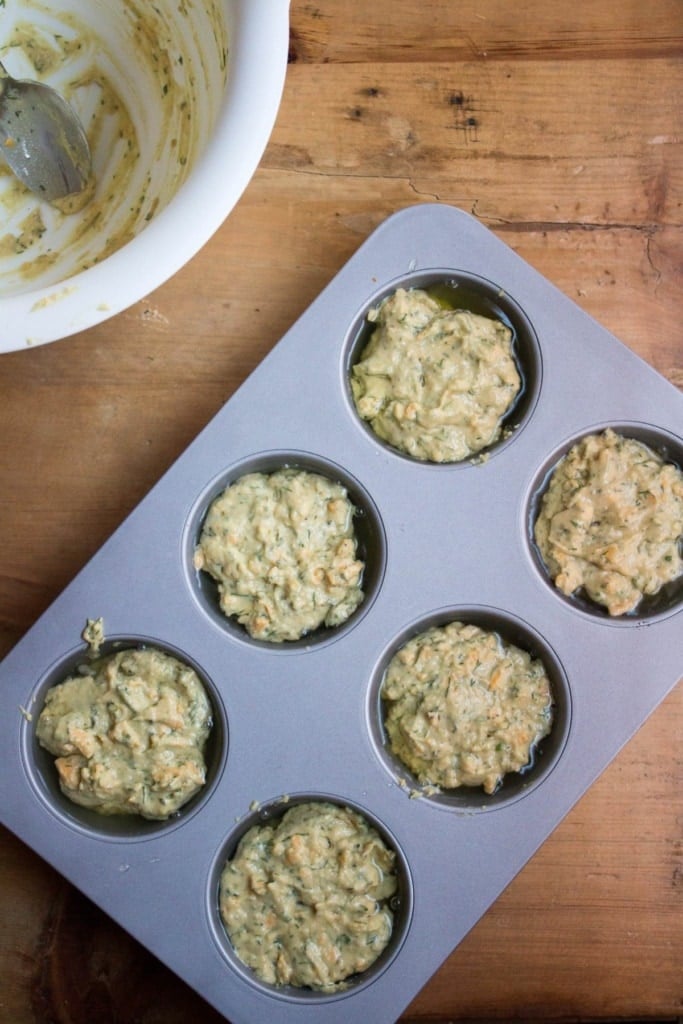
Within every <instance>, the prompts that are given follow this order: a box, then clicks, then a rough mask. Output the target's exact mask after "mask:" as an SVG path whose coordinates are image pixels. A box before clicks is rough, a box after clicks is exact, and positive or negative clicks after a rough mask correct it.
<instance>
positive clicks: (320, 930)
mask: <svg viewBox="0 0 683 1024" xmlns="http://www.w3.org/2000/svg"><path fill="white" fill-rule="evenodd" d="M394 859H395V854H394V853H393V851H391V850H389V849H388V848H387V846H386V845H385V844H384V842H383V841H382V839H381V838H380V836H379V834H378V833H377V831H376V830H375V829H374V828H373V827H372V826H371V825H369V824H368V822H367V821H366V820H365V819H364V818H363V817H362V816H361V815H360V814H358V813H357V812H356V811H352V810H350V809H349V808H346V807H339V806H337V805H335V804H332V803H328V802H310V803H305V804H298V805H296V806H295V807H292V809H291V810H289V811H287V812H286V813H285V814H284V815H283V817H282V818H281V819H280V820H279V821H276V822H273V823H271V824H264V825H255V826H254V827H253V828H251V829H250V830H249V831H248V832H247V834H246V835H245V836H244V838H243V839H242V840H241V842H240V844H239V846H238V848H237V852H236V853H235V855H234V857H233V858H232V859H231V860H229V861H228V862H227V864H226V865H225V868H224V869H223V873H222V875H221V884H220V912H221V917H222V919H223V923H224V924H225V927H226V930H227V933H228V935H229V937H230V940H231V942H232V944H233V946H234V949H235V952H236V953H237V955H238V956H239V958H240V959H241V960H242V961H243V962H244V963H246V964H247V965H248V966H249V967H251V968H252V970H253V971H255V972H256V974H257V975H258V976H259V978H261V979H262V980H263V981H265V982H267V983H268V984H271V985H294V986H297V987H307V988H311V989H317V990H319V991H321V992H334V991H336V990H339V989H342V988H345V987H347V984H348V982H347V979H348V978H350V977H351V976H352V975H355V974H358V973H359V972H361V971H364V970H366V969H367V968H368V967H370V965H371V964H373V963H374V962H375V960H376V959H377V957H378V956H379V955H380V953H381V952H382V950H383V949H385V947H386V945H387V943H388V942H389V939H390V937H391V932H392V927H393V915H392V912H391V909H390V908H389V906H388V900H389V899H390V898H391V896H393V894H394V893H395V892H396V889H397V881H396V875H395V872H394Z"/></svg>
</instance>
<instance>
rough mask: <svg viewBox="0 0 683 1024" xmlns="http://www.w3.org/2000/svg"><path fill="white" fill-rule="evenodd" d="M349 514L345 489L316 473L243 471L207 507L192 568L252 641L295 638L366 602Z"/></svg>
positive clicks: (333, 621) (331, 623) (350, 506)
mask: <svg viewBox="0 0 683 1024" xmlns="http://www.w3.org/2000/svg"><path fill="white" fill-rule="evenodd" d="M354 514H355V509H354V506H353V504H352V502H351V501H350V499H349V497H348V494H347V492H346V489H345V488H344V487H343V486H342V485H341V484H339V483H336V482H334V481H332V480H328V479H327V478H326V477H324V476H322V475H320V474H319V473H312V472H308V471H305V470H299V469H281V470H277V471H276V472H273V473H247V474H245V476H243V477H241V478H240V479H239V480H237V481H235V483H233V484H231V485H230V486H229V487H227V488H226V490H225V491H223V493H222V494H221V495H219V497H218V498H216V499H215V501H214V502H213V504H212V505H211V507H210V508H209V511H208V513H207V516H206V519H205V521H204V525H203V527H202V531H201V535H200V538H199V544H198V546H197V548H196V551H195V559H194V562H195V567H196V568H197V569H202V570H205V571H206V572H208V573H209V574H210V575H211V576H212V577H213V578H214V579H215V580H216V581H217V583H218V590H219V597H220V606H221V609H222V610H223V612H224V613H225V614H226V615H227V616H233V617H235V618H236V619H237V620H238V622H240V623H241V624H242V625H243V626H244V627H245V628H246V629H247V631H248V632H249V634H250V635H251V636H253V637H255V638H256V639H258V640H269V641H280V640H298V639H299V638H300V637H302V636H304V635H305V634H307V633H310V632H311V631H313V630H315V629H317V628H318V627H319V626H338V625H340V624H341V623H342V622H344V621H345V620H346V619H347V618H348V617H349V615H351V613H352V612H353V611H355V609H356V608H357V607H358V605H359V604H360V603H361V601H362V600H363V590H362V586H361V584H362V575H363V570H364V563H363V562H362V561H361V560H360V559H359V558H358V557H357V542H356V536H355V532H354V525H353V518H354Z"/></svg>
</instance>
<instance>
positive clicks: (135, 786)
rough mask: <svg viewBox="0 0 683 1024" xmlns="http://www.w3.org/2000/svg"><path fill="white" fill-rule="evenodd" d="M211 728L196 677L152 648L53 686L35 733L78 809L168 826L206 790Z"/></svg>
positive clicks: (100, 663) (98, 663)
mask: <svg viewBox="0 0 683 1024" xmlns="http://www.w3.org/2000/svg"><path fill="white" fill-rule="evenodd" d="M210 729H211V709H210V705H209V701H208V698H207V696H206V693H205V691H204V688H203V686H202V684H201V682H200V680H199V678H198V676H197V674H196V672H194V671H193V669H191V668H189V667H188V666H187V665H184V664H182V662H180V661H178V660H177V659H176V658H172V657H171V656H170V655H168V654H164V653H163V652H161V651H157V650H153V649H151V648H148V649H142V650H126V651H119V652H118V653H116V654H113V655H110V656H108V657H103V658H101V659H100V660H98V661H96V662H94V663H93V664H92V665H90V666H88V667H87V669H84V670H83V673H82V674H77V675H73V676H71V677H69V678H68V679H66V680H65V681H64V682H63V683H59V684H58V685H57V686H53V687H52V688H51V689H50V690H49V691H48V693H47V697H46V699H45V707H44V708H43V710H42V712H41V714H40V718H39V719H38V726H37V730H36V734H37V736H38V740H39V742H40V744H41V746H43V747H45V748H46V749H47V750H49V751H50V753H52V754H54V755H55V756H56V758H57V760H56V762H55V764H56V766H57V771H58V773H59V784H60V787H61V790H62V792H63V793H64V795H65V796H67V797H68V798H69V799H70V800H73V802H74V803H76V804H80V805H81V806H83V807H88V808H90V809H91V810H94V811H98V812H99V813H100V814H139V815H141V816H142V817H143V818H152V819H164V818H168V817H169V816H170V815H171V814H174V813H175V812H176V811H177V810H178V809H179V808H180V807H182V806H183V804H185V803H186V802H187V801H188V800H189V799H190V797H192V796H194V794H195V793H196V792H197V791H198V790H199V789H200V788H201V787H202V786H203V785H204V781H205V778H206V767H205V763H204V754H203V751H204V746H205V744H206V740H207V737H208V735H209V731H210Z"/></svg>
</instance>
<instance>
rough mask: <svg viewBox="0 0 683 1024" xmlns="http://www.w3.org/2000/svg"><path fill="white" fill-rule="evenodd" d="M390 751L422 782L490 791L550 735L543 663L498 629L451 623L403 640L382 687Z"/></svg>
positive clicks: (549, 698)
mask: <svg viewBox="0 0 683 1024" xmlns="http://www.w3.org/2000/svg"><path fill="white" fill-rule="evenodd" d="M381 693H382V699H383V701H384V702H385V705H386V717H385V728H386V731H387V735H388V738H389V745H390V748H391V750H392V751H393V753H394V754H395V755H396V756H397V757H398V758H399V759H400V760H401V761H402V762H403V763H404V764H405V765H406V767H407V768H409V769H410V771H411V772H412V773H413V775H414V776H415V777H416V778H417V779H418V780H419V781H420V782H422V783H425V784H427V785H429V786H438V787H440V788H443V789H453V788H456V787H458V786H483V788H484V791H485V792H486V793H493V792H494V790H495V789H496V788H497V787H498V786H499V785H500V783H501V781H502V779H503V776H504V775H505V774H506V773H507V772H514V771H520V770H522V769H524V768H525V767H526V766H527V765H528V764H529V763H530V760H531V757H532V754H533V750H534V748H535V746H536V744H537V743H538V741H539V740H540V739H541V738H542V737H543V736H545V735H547V734H548V733H549V732H550V728H551V725H552V696H551V690H550V682H549V680H548V677H547V675H546V672H545V669H544V667H543V664H542V663H541V662H540V661H539V660H534V659H532V658H531V656H530V655H529V654H528V653H527V652H526V651H522V650H521V649H520V648H518V647H515V646H514V645H513V644H510V643H505V642H503V640H502V639H501V638H500V636H498V634H497V633H492V632H488V631H486V630H483V629H480V628H479V627H478V626H474V625H470V624H466V623H462V622H451V623H448V625H446V626H435V627H433V628H431V629H428V630H427V631H426V632H424V633H420V634H419V635H418V636H416V637H413V639H411V640H409V641H408V642H407V643H406V644H405V645H404V646H403V647H402V648H401V649H400V650H399V651H398V652H397V653H396V654H395V655H394V657H393V658H392V660H391V662H390V663H389V665H388V667H387V670H386V674H385V678H384V682H383V684H382V691H381Z"/></svg>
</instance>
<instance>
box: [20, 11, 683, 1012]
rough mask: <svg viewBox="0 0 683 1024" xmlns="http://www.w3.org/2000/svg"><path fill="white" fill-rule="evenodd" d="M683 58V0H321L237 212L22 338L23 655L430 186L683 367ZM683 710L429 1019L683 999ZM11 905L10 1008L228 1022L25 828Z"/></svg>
mask: <svg viewBox="0 0 683 1024" xmlns="http://www.w3.org/2000/svg"><path fill="white" fill-rule="evenodd" d="M682 53H683V2H682V0H648V2H643V0H618V2H616V3H615V2H614V0H573V2H567V0H517V2H516V3H509V2H507V0H458V2H457V3H456V2H453V0H420V2H417V0H372V2H371V3H368V2H367V0H327V2H319V3H308V2H305V0H293V2H292V8H291V52H290V63H289V68H288V75H287V81H286V86H285V93H284V99H283V103H282V107H281V110H280V113H279V117H278V121H277V124H276V127H275V130H274V133H273V135H272V139H271V142H270V144H269V146H268V149H267V151H266V153H265V155H264V158H263V161H262V163H261V166H260V168H259V170H258V171H257V173H256V175H255V177H254V179H253V181H252V182H251V184H250V185H249V188H248V190H247V192H246V193H245V195H244V197H243V198H242V200H241V201H240V203H239V204H238V206H237V208H236V210H235V211H234V213H233V214H232V215H231V216H230V217H229V218H228V220H227V221H226V223H225V224H224V225H223V227H222V228H221V230H220V231H219V232H218V233H217V235H215V237H214V238H213V239H212V240H211V241H210V242H209V243H208V244H207V245H206V247H205V248H204V249H203V250H202V252H201V253H199V255H197V256H196V258H195V259H194V260H193V261H192V262H191V263H190V264H189V265H188V266H187V267H185V268H184V269H183V270H182V271H181V272H180V273H178V274H177V275H176V276H175V277H174V278H173V279H172V280H171V281H169V282H168V283H167V284H166V285H164V286H163V287H161V288H160V289H158V291H156V292H155V293H154V294H152V295H149V296H148V297H147V298H146V299H144V300H143V301H141V302H138V303H137V304H136V305H135V306H133V307H132V308H131V309H129V310H128V311H126V312H124V313H121V314H120V315H119V316H117V317H115V318H113V319H111V320H110V321H108V322H107V323H104V324H102V325H100V326H98V327H97V328H95V329H93V330H90V331H87V332H84V333H82V334H80V335H78V336H75V337H73V338H70V339H68V340H65V341H62V342H59V343H58V344H53V345H48V346H46V347H44V348H38V349H33V350H26V351H22V352H18V353H12V354H7V355H3V356H0V470H1V474H2V475H1V476H0V481H1V485H2V497H1V501H0V538H1V544H2V555H1V559H0V654H4V653H5V652H6V651H8V650H9V649H10V647H11V646H12V645H13V644H14V643H15V642H16V641H17V640H18V639H19V638H20V636H21V635H22V634H23V633H24V632H25V631H26V630H27V629H28V627H29V626H30V625H31V624H32V623H33V621H34V620H35V619H36V618H37V617H38V615H39V614H40V613H41V612H42V611H43V610H44V609H45V608H46V607H47V606H48V604H49V603H50V602H51V601H52V600H53V599H54V598H55V597H56V596H57V595H58V593H59V592H60V591H61V589H62V588H63V587H64V586H65V585H66V584H67V583H68V582H69V580H70V579H71V578H72V577H73V576H74V574H75V573H76V572H77V570H78V569H80V567H81V566H82V565H83V564H84V563H85V562H86V561H87V560H88V558H89V557H90V556H91V555H92V554H93V553H94V552H95V551H96V550H97V548H98V547H99V546H100V545H101V543H102V542H103V541H104V540H105V539H106V538H107V536H108V535H109V534H110V533H111V532H112V531H113V529H114V528H115V527H116V526H117V525H118V524H119V523H120V522H121V521H122V519H123V518H124V516H125V515H126V514H127V513H128V512H129V511H130V510H131V509H132V508H133V507H134V506H135V505H136V504H137V503H138V501H139V500H140V499H141V498H142V497H143V496H144V495H145V494H146V492H147V491H148V489H149V488H150V487H151V486H152V485H153V484H154V483H155V481H156V480H157V479H158V478H159V477H160V475H161V474H162V473H163V471H164V470H165V469H166V468H167V467H168V466H169V465H170V463H171V462H172V461H173V460H174V459H175V458H176V456H178V455H179V454H180V453H181V452H182V451H183V450H184V448H185V447H186V445H187V444H188V443H189V442H190V441H191V440H192V438H193V437H194V436H195V434H196V433H197V432H198V431H199V430H200V428H201V427H203V426H204V424H206V423H207V422H208V420H209V419H210V418H211V416H212V415H213V413H214V412H216V411H217V410H218V408H219V407H220V406H221V405H222V404H223V402H224V401H225V400H226V399H227V398H228V397H229V396H230V395H231V394H232V393H233V392H234V391H235V389H236V388H237V387H238V386H239V384H240V383H241V382H242V381H243V380H244V379H245V377H246V376H247V374H248V373H249V372H250V371H251V370H252V369H253V368H254V367H255V366H256V365H257V363H259V361H260V360H261V359H262V358H263V357H264V356H265V355H266V353H267V352H268V351H269V350H270V349H271V348H272V347H273V345H275V344H276V342H277V341H278V340H279V339H280V337H281V336H282V335H283V333H284V332H285V330H286V329H287V328H288V327H289V326H290V325H291V324H292V323H293V322H294V320H295V319H296V317H297V316H298V315H299V314H300V313H301V312H302V311H303V310H304V309H305V308H306V307H307V305H308V304H309V303H310V302H311V300H312V299H313V298H314V297H315V296H316V294H317V293H318V292H319V291H320V290H321V289H322V287H323V286H324V285H325V284H327V282H328V281H329V280H330V279H331V278H332V277H333V276H334V274H335V273H336V272H337V271H338V270H339V269H340V268H341V267H342V265H343V264H344V262H345V261H346V260H347V259H348V257H350V256H351V255H352V254H353V253H354V252H355V250H356V249H357V248H358V246H359V245H360V244H361V243H362V242H363V241H364V239H365V238H366V237H367V236H368V234H369V233H370V232H371V231H372V230H373V229H374V228H375V227H376V226H377V225H378V224H379V223H380V222H381V221H382V220H383V219H384V218H385V217H386V216H387V215H388V214H390V213H392V212H393V211H396V210H398V209H400V208H403V207H406V206H409V205H412V204H414V203H416V202H421V201H436V202H443V203H451V204H454V205H456V206H459V207H461V208H463V209H465V210H467V211H470V212H472V213H473V214H474V215H475V216H476V217H478V218H479V219H480V220H481V222H482V223H483V224H485V225H487V226H488V227H490V228H491V229H492V230H493V231H494V232H495V233H496V234H497V235H498V236H499V237H500V238H501V239H503V240H504V241H505V242H506V243H507V244H508V245H510V246H511V247H512V248H513V249H515V250H516V251H517V252H518V253H519V254H520V255H521V256H522V257H524V258H525V259H526V260H527V261H529V262H530V263H531V264H532V265H533V266H534V267H535V268H536V269H537V270H539V271H540V272H541V273H543V274H544V275H545V276H546V277H548V278H549V279H550V280H551V281H553V282H554V283H555V284H556V285H558V286H559V287H560V288H561V289H562V290H563V291H564V292H566V293H567V294H568V295H569V296H570V297H571V298H572V299H573V300H574V301H576V302H577V303H578V304H579V305H580V306H582V307H583V308H584V309H585V310H586V311H588V312H589V313H590V314H592V315H593V316H594V317H595V318H596V319H597V320H599V321H600V322H601V323H602V324H603V325H605V326H606V327H607V328H609V329H610V330H611V331H613V333H615V334H616V335H617V336H618V337H620V338H621V339H622V340H623V341H624V342H625V343H626V345H628V346H629V347H630V348H631V349H633V351H635V352H637V353H638V354H639V355H640V356H642V357H643V358H644V359H646V360H647V361H648V362H649V363H651V364H652V365H653V366H654V367H655V368H656V369H657V370H658V371H659V372H660V373H662V374H663V375H664V376H666V377H668V378H669V380H671V381H672V382H673V383H674V384H675V385H677V386H679V387H680V386H683V344H682V341H681V323H682V322H683V289H682V288H681V270H682V269H683V233H682V231H681V224H682V219H683V126H682V115H683V101H682V99H681V97H682V96H683V65H682V62H681V56H682ZM0 315H1V306H0ZM682 426H683V425H682ZM682 734H683V689H682V688H681V687H680V686H679V687H678V688H677V689H676V690H675V691H674V692H673V693H672V694H671V695H670V696H669V697H668V698H667V699H666V700H665V701H664V703H663V704H662V705H661V706H660V707H659V708H658V709H657V710H656V711H655V712H654V714H653V715H652V716H651V718H650V719H649V720H648V721H647V723H646V724H645V725H644V727H643V728H642V729H641V730H640V731H639V733H638V734H637V735H636V737H635V738H634V739H633V740H632V741H631V742H630V743H629V744H628V745H627V746H626V747H625V749H624V750H623V751H622V752H621V753H620V755H619V756H618V757H617V759H616V760H615V761H614V762H613V763H612V765H611V766H610V767H609V768H608V770H607V771H606V772H605V773H604V775H603V776H602V777H601V778H600V780H599V781H598V782H597V783H596V784H595V785H594V786H593V787H592V788H591V789H590V791H589V792H588V793H587V794H586V795H585V796H584V798H583V799H582V800H581V801H580V802H579V803H578V805H577V806H576V807H575V809H574V810H573V811H572V812H571V813H570V814H569V816H568V817H567V818H566V819H565V821H564V822H563V823H562V824H561V826H560V827H559V828H558V829H557V830H556V832H555V833H554V834H553V835H552V836H551V838H550V839H549V840H548V841H547V842H546V843H545V845H544V846H543V847H542V849H541V850H540V851H539V853H538V854H537V855H536V856H535V857H534V858H533V859H532V860H531V861H530V863H529V864H528V865H527V866H526V868H525V869H524V870H523V871H522V872H521V874H520V875H519V876H518V877H517V878H516V879H515V881H514V882H513V883H512V885H510V887H509V888H508V889H507V890H506V891H505V893H504V894H503V895H502V896H501V897H500V898H499V899H498V900H497V902H496V903H495V905H494V906H493V907H492V908H491V909H490V911H489V912H488V913H487V914H486V915H485V916H484V918H483V919H482V920H481V921H480V922H479V924H478V925H477V926H476V927H475V928H474V930H473V931H472V932H471V933H470V934H469V935H468V937H467V938H466V939H465V941H464V942H463V943H462V944H461V945H460V947H459V948H458V949H457V950H456V951H455V952H454V953H453V954H452V956H451V957H450V958H449V959H448V961H447V962H446V963H445V964H444V965H443V967H442V968H441V969H440V970H439V971H438V972H437V973H436V975H435V976H434V977H433V979H432V980H431V981H430V982H429V984H428V985H427V986H426V988H425V989H424V991H423V992H421V993H420V994H419V995H418V996H417V997H416V999H415V1000H414V1002H413V1003H412V1005H411V1006H410V1007H409V1008H408V1009H407V1010H406V1013H405V1015H404V1017H403V1018H402V1020H405V1021H409V1020H414V1021H428V1020H438V1019H444V1020H446V1019H448V1020H451V1021H456V1020H457V1021H461V1020H464V1019H477V1020H482V1019H496V1020H499V1019H502V1020H510V1019H511V1018H515V1019H522V1020H523V1019H530V1020H531V1019H533V1020H536V1021H538V1020H555V1019H559V1018H562V1019H575V1018H580V1019H594V1018H598V1019H607V1018H615V1017H616V1018H641V1017H642V1018H657V1019H669V1018H676V1017H677V1016H680V1015H683V968H682V965H683V914H682V908H683V801H682V799H681V797H682V795H683V785H682V782H683V776H682V753H681V736H682ZM0 921H1V922H2V925H1V926H0V1022H2V1024H48V1022H49V1024H110V1022H111V1024H114V1022H116V1024H156V1022H159V1021H164V1022H165V1024H189V1022H194V1021H196V1020H201V1021H203V1022H207V1024H213V1022H214V1021H218V1017H217V1015H216V1014H215V1013H214V1011H212V1010H211V1009H210V1008H208V1007H207V1006H206V1005H205V1004H204V1003H202V1001H201V1000H200V999H199V998H198V997H197V996H196V995H195V994H194V993H192V992H190V991H189V990H188V989H187V988H185V986H184V985H183V984H182V983H181V982H179V981H178V980H177V979H176V978H175V977H174V976H172V975H171V974H170V973H169V972H168V971H167V970H166V969H165V968H163V967H162V966H161V965H160V964H159V963H157V961H156V960H155V959H154V958H153V957H152V956H150V955H149V954H148V953H147V952H145V951H144V950H143V949H142V948H141V947H139V946H138V945H137V944H136V943H135V942H134V941H133V940H131V939H130V938H129V937H128V936H127V935H126V934H124V933H123V932H122V931H121V930H120V929H119V928H118V927H116V926H115V925H114V924H112V923H111V922H110V921H109V920H108V919H107V918H106V917H105V916H104V915H103V914H102V913H101V912H99V911H98V910H97V909H96V908H95V907H94V906H93V905H92V904H90V903H89V902H88V901H87V900H86V899H85V898H84V897H82V896H81V895H80V894H79V893H78V892H76V891H75V890H74V889H72V888H71V887H70V886H69V885H68V884H67V883H65V882H64V881H63V880H62V879H61V878H60V877H59V876H58V875H57V874H56V873H55V872H54V871H52V869H50V868H49V867H48V866H47V865H46V864H45V863H43V862H42V861H41V860H40V859H39V858H38V857H36V856H35V855H34V854H33V853H32V852H31V851H29V850H28V849H26V848H25V847H24V846H23V845H22V844H21V843H20V842H19V841H18V840H16V839H15V838H14V837H13V836H11V835H10V834H9V833H7V832H1V833H0ZM369 1024H371V1022H369Z"/></svg>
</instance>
